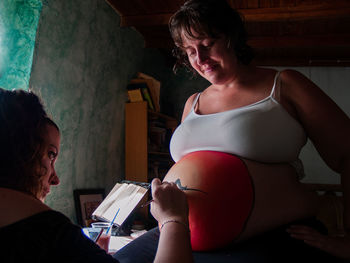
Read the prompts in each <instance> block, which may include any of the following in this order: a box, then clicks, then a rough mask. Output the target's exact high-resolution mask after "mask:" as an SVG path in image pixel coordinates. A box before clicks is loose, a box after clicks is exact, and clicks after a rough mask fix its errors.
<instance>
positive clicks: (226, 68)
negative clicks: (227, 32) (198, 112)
mask: <svg viewBox="0 0 350 263" xmlns="http://www.w3.org/2000/svg"><path fill="white" fill-rule="evenodd" d="M182 49H183V51H184V52H185V53H186V54H187V57H188V60H189V62H190V64H191V66H192V67H193V68H194V69H195V70H196V71H197V72H198V73H199V74H200V75H201V76H202V77H203V78H205V79H207V80H208V81H209V82H210V83H212V84H214V85H215V84H216V85H224V84H227V83H229V82H230V80H231V79H232V78H233V76H234V72H235V69H236V68H237V59H236V56H235V54H234V51H233V48H231V47H229V45H228V41H227V39H226V38H224V37H220V38H209V37H207V38H198V39H197V38H192V37H188V36H186V34H182Z"/></svg>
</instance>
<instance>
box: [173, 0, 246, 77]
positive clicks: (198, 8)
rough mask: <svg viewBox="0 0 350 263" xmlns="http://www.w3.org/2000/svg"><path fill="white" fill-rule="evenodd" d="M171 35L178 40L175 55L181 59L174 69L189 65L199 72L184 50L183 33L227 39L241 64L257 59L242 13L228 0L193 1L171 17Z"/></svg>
mask: <svg viewBox="0 0 350 263" xmlns="http://www.w3.org/2000/svg"><path fill="white" fill-rule="evenodd" d="M169 30H170V34H171V36H172V38H173V40H174V42H175V48H174V49H173V55H174V56H175V57H176V58H177V62H176V64H175V65H174V71H175V72H176V71H177V69H178V68H179V67H181V66H185V67H186V68H187V69H189V70H190V71H192V72H195V71H194V69H193V68H192V67H191V65H190V62H189V61H188V58H187V55H186V53H185V52H184V51H183V50H182V35H183V34H185V35H186V36H188V37H191V38H195V39H202V38H206V37H209V38H218V37H220V36H224V37H226V38H227V41H228V45H229V46H231V45H232V46H233V48H234V51H235V54H236V56H237V59H238V61H239V62H240V63H242V64H245V65H248V64H249V63H250V62H251V60H252V59H253V50H252V48H251V47H250V46H248V44H247V36H246V31H245V28H244V23H243V20H242V18H241V16H240V14H239V13H238V12H237V11H236V10H234V9H232V8H231V6H230V5H229V4H228V3H227V2H226V1H225V0H189V1H187V2H185V4H184V5H183V6H182V7H181V8H180V9H179V10H178V11H177V12H176V13H175V14H174V15H173V16H172V17H171V18H170V21H169ZM193 33H195V34H196V36H194V34H193Z"/></svg>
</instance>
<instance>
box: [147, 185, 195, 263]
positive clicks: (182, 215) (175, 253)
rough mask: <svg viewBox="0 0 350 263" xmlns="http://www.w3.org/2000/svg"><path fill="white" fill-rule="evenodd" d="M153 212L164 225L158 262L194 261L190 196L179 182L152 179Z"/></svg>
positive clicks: (160, 223) (161, 228)
mask: <svg viewBox="0 0 350 263" xmlns="http://www.w3.org/2000/svg"><path fill="white" fill-rule="evenodd" d="M152 196H153V202H152V203H151V213H152V215H153V216H154V217H155V218H156V219H157V221H158V222H159V225H160V238H159V244H158V250H157V254H156V257H155V262H167V263H172V262H174V263H175V262H176V263H177V262H181V263H187V262H193V258H192V249H191V242H190V233H189V227H188V205H187V200H186V196H185V194H184V193H183V191H181V190H180V189H178V187H177V186H176V184H175V183H168V182H164V183H161V181H160V180H159V179H154V180H153V181H152Z"/></svg>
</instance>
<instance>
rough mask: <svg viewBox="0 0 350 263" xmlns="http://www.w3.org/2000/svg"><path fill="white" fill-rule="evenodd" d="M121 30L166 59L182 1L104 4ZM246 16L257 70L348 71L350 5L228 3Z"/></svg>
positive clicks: (322, 0) (307, 0) (262, 0)
mask: <svg viewBox="0 0 350 263" xmlns="http://www.w3.org/2000/svg"><path fill="white" fill-rule="evenodd" d="M106 1H107V2H108V3H109V4H110V5H111V6H112V7H113V9H114V10H115V11H116V12H117V13H118V14H119V15H120V17H121V26H122V27H123V26H130V27H134V28H135V29H136V30H137V31H139V32H140V33H141V34H142V35H143V37H144V39H145V43H146V47H153V48H159V49H161V50H164V51H165V52H166V54H169V56H170V51H171V49H172V47H173V42H172V40H171V38H170V34H169V31H168V26H167V23H168V21H169V18H170V16H171V15H172V14H173V13H174V12H175V11H176V10H177V9H178V8H179V7H180V6H181V5H182V4H183V3H184V2H185V0H106ZM228 2H229V3H230V5H231V6H232V7H234V8H236V9H238V11H239V12H240V13H241V14H242V15H243V16H244V20H245V22H246V28H247V32H248V36H249V40H248V43H249V44H250V45H251V46H252V47H253V48H254V49H255V52H256V59H255V62H256V64H258V65H266V66H268V65H270V66H350V0H228Z"/></svg>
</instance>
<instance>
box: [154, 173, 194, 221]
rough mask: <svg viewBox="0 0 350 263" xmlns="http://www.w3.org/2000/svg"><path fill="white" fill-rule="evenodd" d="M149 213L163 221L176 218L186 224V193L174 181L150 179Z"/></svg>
mask: <svg viewBox="0 0 350 263" xmlns="http://www.w3.org/2000/svg"><path fill="white" fill-rule="evenodd" d="M151 189H152V197H153V202H152V203H151V213H152V215H153V216H154V218H155V219H156V220H157V221H158V222H160V223H163V222H164V221H166V220H178V221H180V222H182V223H184V224H188V204H187V199H186V195H185V193H184V192H183V191H181V190H180V189H179V188H178V187H177V186H176V184H175V183H168V182H163V183H162V182H161V181H160V180H159V179H158V178H155V179H153V181H152V186H151Z"/></svg>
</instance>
